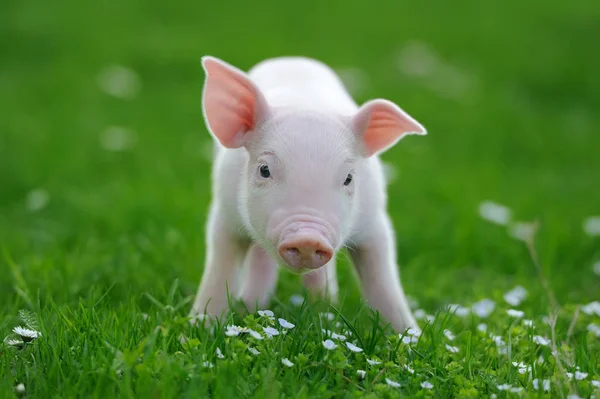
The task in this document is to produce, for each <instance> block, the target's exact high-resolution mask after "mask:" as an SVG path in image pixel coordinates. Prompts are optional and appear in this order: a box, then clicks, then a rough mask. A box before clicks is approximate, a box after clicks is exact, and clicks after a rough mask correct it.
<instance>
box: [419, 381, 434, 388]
mask: <svg viewBox="0 0 600 399" xmlns="http://www.w3.org/2000/svg"><path fill="white" fill-rule="evenodd" d="M421 388H425V389H432V388H433V384H432V383H431V382H429V381H423V382H422V383H421Z"/></svg>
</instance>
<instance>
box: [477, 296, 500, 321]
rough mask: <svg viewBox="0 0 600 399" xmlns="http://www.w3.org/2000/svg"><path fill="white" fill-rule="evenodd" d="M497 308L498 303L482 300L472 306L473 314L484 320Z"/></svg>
mask: <svg viewBox="0 0 600 399" xmlns="http://www.w3.org/2000/svg"><path fill="white" fill-rule="evenodd" d="M495 308H496V302H494V301H492V300H491V299H482V300H481V301H479V302H475V303H474V304H473V305H471V309H472V310H473V313H475V314H476V315H477V316H479V317H481V318H482V319H485V318H487V317H488V316H489V315H490V314H491V313H492V312H493V311H494V309H495Z"/></svg>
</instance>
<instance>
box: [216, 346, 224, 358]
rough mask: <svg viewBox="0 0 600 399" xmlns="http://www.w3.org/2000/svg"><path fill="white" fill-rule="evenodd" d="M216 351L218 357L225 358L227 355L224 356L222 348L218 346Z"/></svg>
mask: <svg viewBox="0 0 600 399" xmlns="http://www.w3.org/2000/svg"><path fill="white" fill-rule="evenodd" d="M216 352H217V358H218V359H225V356H223V352H221V348H217V350H216Z"/></svg>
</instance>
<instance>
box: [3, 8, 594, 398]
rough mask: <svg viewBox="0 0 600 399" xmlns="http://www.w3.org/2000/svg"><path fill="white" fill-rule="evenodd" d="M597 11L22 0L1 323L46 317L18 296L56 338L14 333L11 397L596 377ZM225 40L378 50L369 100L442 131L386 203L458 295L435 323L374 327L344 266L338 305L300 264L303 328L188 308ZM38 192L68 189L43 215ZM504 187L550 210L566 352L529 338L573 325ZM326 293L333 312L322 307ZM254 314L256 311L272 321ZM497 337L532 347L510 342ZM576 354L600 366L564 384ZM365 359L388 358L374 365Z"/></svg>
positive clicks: (582, 391) (292, 283)
mask: <svg viewBox="0 0 600 399" xmlns="http://www.w3.org/2000/svg"><path fill="white" fill-rule="evenodd" d="M599 19H600V5H598V4H596V3H593V2H588V1H584V0H575V1H571V2H567V3H565V2H559V1H556V0H552V1H541V0H534V1H530V2H523V1H519V0H507V1H504V2H501V3H498V4H492V3H489V2H474V1H466V0H460V1H458V2H436V3H432V2H411V3H407V2H403V3H399V2H397V1H391V0H390V1H382V2H378V3H377V5H376V6H375V5H374V3H369V2H358V1H356V2H338V1H331V2H325V1H316V0H315V1H308V2H302V3H293V4H292V3H290V4H287V3H282V2H276V1H274V0H267V1H264V2H261V3H260V6H257V4H255V3H253V2H235V3H233V2H187V3H186V4H176V3H169V2H167V3H165V2H158V1H147V2H144V3H140V2H134V1H121V2H112V3H108V2H89V3H87V2H86V3H84V2H75V1H72V0H58V1H55V2H52V4H50V3H48V2H43V1H39V0H34V1H29V2H17V1H15V0H7V1H3V2H0V54H1V64H0V65H1V67H0V109H1V110H2V111H1V113H0V251H1V254H0V335H1V337H0V338H3V337H4V336H6V335H8V334H10V332H11V330H12V329H13V328H14V327H16V326H18V325H23V323H24V322H23V321H22V320H20V319H19V313H18V311H19V310H20V309H27V310H29V311H31V312H33V314H35V315H36V318H37V323H38V326H37V329H38V330H39V331H41V332H42V336H41V337H40V338H38V339H37V340H35V341H33V342H32V343H31V344H28V345H26V346H25V347H24V348H22V349H17V348H14V347H12V346H8V345H3V346H2V345H0V392H1V394H0V396H2V397H7V396H8V397H10V396H11V395H17V396H18V395H21V394H19V393H16V392H15V390H14V387H16V386H17V385H19V384H21V383H22V384H23V385H24V387H25V389H26V395H27V396H29V397H36V398H38V397H39V398H45V397H101V398H106V397H204V396H212V397H217V398H220V397H256V398H264V397H267V398H268V397H294V396H298V397H354V396H361V395H362V396H365V397H397V396H401V395H404V396H409V397H415V396H435V397H489V396H490V395H492V394H496V395H498V397H511V396H516V395H518V394H515V393H510V392H505V391H499V389H498V385H502V384H511V385H512V386H513V387H523V388H524V392H523V393H521V394H520V395H522V396H527V395H528V396H530V397H538V395H539V396H542V397H562V396H566V395H567V394H568V393H571V394H575V393H578V394H579V395H580V396H581V397H589V396H590V395H592V394H593V391H594V387H593V386H592V385H591V381H592V380H600V367H599V363H600V360H599V358H600V339H599V338H598V337H596V336H594V335H593V334H592V333H591V332H588V331H587V326H588V325H589V324H590V323H596V324H600V321H599V318H598V316H594V315H587V314H584V313H583V312H578V311H577V306H578V305H580V304H586V303H589V302H591V301H594V300H598V299H599V292H600V289H599V287H600V278H599V277H598V276H597V275H595V274H594V273H593V271H592V265H593V264H594V262H597V261H599V260H600V238H599V237H597V236H596V237H593V236H590V235H587V234H586V233H585V232H584V229H583V223H584V220H585V219H586V218H588V217H589V216H592V215H599V214H600V207H599V204H600V188H599V186H598V176H600V161H599V160H600V157H599V156H598V153H599V151H600V136H599V135H598V134H597V132H598V126H600V114H598V109H600V78H598V74H597V71H598V70H600V55H599V54H598V51H597V42H598V28H597V25H598V23H597V21H598V20H599ZM411 42H417V43H425V44H426V45H427V46H429V47H430V48H431V49H432V50H433V51H434V52H435V53H436V54H437V56H438V58H439V59H441V60H442V61H441V62H442V64H441V65H446V66H448V65H451V66H453V67H454V68H456V69H457V70H459V71H461V73H462V75H461V76H463V75H464V76H467V77H468V82H471V84H470V86H466V88H463V89H464V90H463V91H459V92H458V94H457V92H454V91H452V90H453V89H452V87H453V86H452V85H454V84H456V82H457V81H458V78H457V77H452V76H454V75H448V73H449V72H448V69H436V70H435V71H434V72H433V73H432V74H431V75H427V76H421V77H418V76H410V75H407V74H406V73H403V72H402V71H401V70H400V69H399V67H398V58H399V54H400V51H401V50H402V49H403V48H405V47H406V46H407V44H409V43H411ZM205 54H211V55H214V56H217V57H221V58H223V59H225V60H226V61H228V62H230V63H232V64H234V65H237V66H239V67H240V68H243V69H248V68H249V67H251V66H252V65H253V64H255V63H257V62H259V61H260V60H262V59H264V58H267V57H273V56H279V55H290V54H300V55H306V56H312V57H315V58H318V59H321V60H323V61H325V62H326V63H328V64H330V65H331V66H333V67H334V68H347V67H355V68H358V69H359V70H361V71H363V72H364V74H365V75H366V81H365V83H364V86H363V89H362V90H360V91H357V92H356V95H355V97H356V99H357V101H359V102H363V101H366V100H367V99H370V98H374V97H383V98H388V99H390V100H392V101H395V102H397V103H398V104H399V105H400V106H402V107H403V108H404V109H405V110H406V111H408V112H409V113H410V114H411V115H413V116H414V117H415V118H416V119H417V120H419V121H420V122H422V123H423V124H424V125H425V126H426V127H427V128H428V130H429V132H430V134H429V135H428V136H426V137H416V138H415V137H413V138H409V139H406V140H403V141H402V142H401V143H400V145H398V146H397V147H395V148H394V149H392V150H391V151H389V152H388V153H386V154H384V156H383V159H384V161H386V162H387V163H389V164H391V165H393V166H394V167H395V168H396V171H397V179H396V180H394V181H393V182H392V183H391V185H390V186H389V201H390V204H389V211H390V214H391V216H392V219H393V222H394V226H395V228H396V230H397V236H398V239H397V241H398V242H397V245H398V251H399V263H400V265H401V272H402V273H401V276H402V282H403V285H404V287H405V290H406V291H407V293H408V294H409V295H410V296H411V297H412V298H414V299H415V300H416V301H418V303H419V305H418V307H419V308H422V309H424V310H425V311H426V312H427V313H429V314H432V315H437V318H436V320H435V322H434V323H433V324H431V325H429V326H427V327H425V329H424V332H423V335H422V336H421V338H420V339H419V341H418V343H416V344H410V345H408V344H402V343H399V337H398V336H397V335H394V334H391V333H390V332H389V330H385V329H379V328H377V327H375V326H376V325H377V324H376V323H374V322H373V320H372V318H373V317H375V316H374V315H373V314H372V313H371V312H370V311H369V309H368V308H366V307H365V306H364V304H363V303H362V302H361V299H360V295H359V287H358V285H357V284H356V282H355V281H354V279H353V277H352V273H351V270H350V267H349V265H347V264H346V263H345V262H341V264H340V265H339V270H340V283H341V293H342V297H343V301H342V304H341V305H340V307H339V309H331V308H328V307H327V305H326V304H311V305H304V306H301V307H296V306H293V305H291V304H290V302H289V297H290V296H291V295H293V294H302V289H301V288H300V287H301V286H300V282H299V281H298V279H297V278H296V277H294V276H292V275H290V274H287V273H281V281H280V284H279V287H278V290H277V295H276V298H274V300H273V302H272V304H271V305H270V306H269V308H270V309H271V310H273V311H274V312H275V314H276V316H277V317H283V318H285V319H286V320H288V321H290V322H292V323H294V324H295V325H296V327H295V328H293V329H292V330H290V331H289V332H288V333H287V334H285V335H283V334H281V335H279V336H276V337H273V338H272V339H269V340H267V339H264V340H262V341H256V340H255V339H254V338H252V337H249V336H247V335H246V334H243V335H240V336H239V337H227V336H226V335H225V334H224V331H225V329H226V328H225V326H218V327H216V328H215V329H214V331H213V333H212V334H211V329H210V328H208V327H202V326H192V325H190V323H189V322H188V321H187V320H186V318H185V316H186V315H187V312H188V310H189V306H190V304H189V302H186V301H189V300H190V298H192V297H193V295H194V294H195V291H196V289H197V286H198V283H199V280H200V276H201V271H202V266H203V259H204V251H205V248H204V227H203V226H204V222H205V217H206V213H207V209H208V202H209V199H210V186H209V173H210V161H209V160H208V159H207V158H206V156H205V155H204V153H205V149H206V147H207V145H210V137H209V134H208V133H207V131H206V129H205V126H204V122H203V119H202V113H201V109H200V93H201V89H202V83H203V79H204V76H203V73H202V70H201V67H200V62H199V60H200V57H201V56H202V55H205ZM113 64H116V65H123V66H125V67H127V68H130V69H131V70H133V71H135V72H136V73H137V74H138V75H139V78H140V82H141V90H140V91H139V94H138V95H137V96H135V97H134V98H133V99H131V100H123V99H120V98H115V97H112V96H110V95H107V94H106V93H105V92H103V91H102V90H100V88H99V87H98V83H97V77H98V75H99V74H100V73H101V72H102V71H103V70H104V69H105V68H106V67H107V66H109V65H113ZM448 76H450V77H448ZM460 88H461V87H459V89H460ZM449 90H450V91H449ZM109 126H122V127H124V128H127V129H131V130H132V131H134V132H135V137H136V141H135V143H134V145H133V146H132V147H131V148H129V149H127V150H126V151H107V150H106V149H104V148H103V147H102V145H101V142H100V137H101V133H102V132H103V131H105V130H106V129H107V127H109ZM36 189H41V190H43V192H45V193H47V195H48V202H47V203H46V204H42V205H44V206H41V207H40V209H37V210H32V207H31V203H30V206H27V198H28V195H29V196H30V195H31V194H30V193H31V192H32V191H33V190H36ZM485 200H492V201H496V202H499V203H502V204H505V205H506V206H508V207H510V208H511V209H512V213H513V216H514V220H522V221H533V220H537V221H538V222H539V224H540V229H539V232H538V234H537V235H536V242H535V249H536V253H537V255H538V256H539V264H540V265H541V268H540V270H541V273H542V274H543V275H544V276H545V278H546V279H547V280H548V284H549V287H550V289H551V292H552V293H553V295H554V296H555V297H556V299H557V301H558V303H559V304H560V308H559V313H558V321H557V323H556V326H555V329H554V330H555V331H554V332H555V335H556V337H555V338H556V339H555V342H556V344H557V346H558V347H559V348H560V351H559V352H560V354H559V355H558V356H557V357H558V358H559V359H560V362H559V363H557V360H556V357H554V356H552V354H551V348H550V346H542V345H539V344H536V343H535V342H533V338H532V337H533V336H534V335H540V336H543V337H546V338H549V339H551V338H552V331H551V329H550V327H549V326H548V325H546V324H545V323H544V321H543V320H542V318H543V317H544V316H547V315H549V314H551V313H552V314H554V313H553V311H554V310H555V309H554V307H553V306H552V305H551V302H550V301H549V299H548V298H549V297H548V294H547V292H546V290H545V289H544V287H543V284H542V281H543V280H542V279H541V278H540V271H538V269H537V268H536V267H535V266H534V262H532V259H531V256H530V253H529V251H528V250H527V247H526V245H525V244H524V243H523V242H521V241H519V240H515V239H514V238H512V237H511V236H510V234H508V233H507V229H506V228H505V227H501V226H497V225H494V224H492V223H489V222H487V221H485V220H483V219H482V218H481V217H480V215H479V214H478V207H479V204H480V203H481V202H482V201H485ZM34 208H35V207H34ZM176 281H177V282H178V283H177V284H175V282H176ZM516 285H521V286H523V287H525V288H526V289H527V290H528V291H529V295H528V297H527V298H526V300H525V301H524V302H523V303H522V304H521V305H520V306H519V307H518V309H520V310H522V311H524V312H525V316H524V318H525V319H531V320H533V323H534V325H535V328H533V329H531V328H529V327H526V326H525V325H524V324H523V323H522V322H521V321H520V320H518V319H515V318H511V317H510V316H509V315H507V314H506V309H507V308H509V307H510V306H509V305H507V304H506V303H505V302H504V300H503V298H502V296H503V294H504V293H505V292H506V291H508V290H510V289H511V288H513V287H515V286H516ZM151 298H153V299H154V300H153V299H151ZM482 298H490V299H492V300H494V301H496V303H497V306H496V309H495V310H494V312H493V313H492V314H491V315H490V317H489V318H488V319H485V320H480V318H479V317H476V316H473V315H470V316H467V317H459V316H456V315H450V314H448V313H447V312H446V311H442V312H440V313H439V314H438V311H439V310H443V309H444V308H445V306H446V305H447V304H449V303H455V304H462V305H464V306H470V305H471V304H473V303H474V302H476V301H478V300H480V299H482ZM177 304H179V305H180V306H177ZM338 310H339V313H338ZM327 311H329V312H332V313H334V314H335V315H336V319H335V320H334V321H328V320H325V319H323V318H322V317H319V313H320V312H327ZM145 314H146V315H147V318H145V317H144V315H145ZM231 317H232V319H231V320H230V321H229V323H233V324H237V325H243V326H248V327H250V328H254V329H256V330H257V331H262V327H264V326H267V324H268V323H269V321H268V320H267V319H265V318H259V317H258V316H257V315H256V314H255V315H247V316H246V315H243V314H234V315H232V316H231ZM336 322H339V323H341V325H340V326H336ZM481 322H485V323H487V325H488V333H487V334H486V333H483V332H481V331H479V330H477V325H478V324H479V323H481ZM572 322H573V326H572V328H571V333H570V334H569V326H570V325H571V323H572ZM420 323H421V324H422V326H425V325H426V324H427V322H426V320H424V319H421V320H420ZM276 327H277V328H278V329H280V330H281V327H279V325H278V324H276ZM322 328H326V329H331V330H334V331H336V332H338V333H341V332H342V331H345V330H349V331H352V333H353V334H352V336H348V339H349V340H350V341H351V342H352V343H354V344H356V345H358V346H359V347H361V348H362V349H363V350H364V352H362V353H353V352H351V351H350V350H349V349H348V348H347V347H346V346H345V345H344V344H343V343H341V342H338V341H336V343H337V345H338V347H337V348H336V349H335V350H333V351H328V350H326V349H325V348H324V347H323V345H322V341H323V340H324V339H325V338H324V337H323V333H322ZM445 329H449V330H451V331H452V332H453V333H454V334H455V335H456V338H455V340H454V341H451V342H450V341H449V340H448V338H447V337H446V336H445V335H444V333H443V331H444V330H445ZM489 333H493V334H495V335H497V336H501V337H502V339H503V340H504V342H506V343H507V345H509V347H510V351H509V352H508V353H507V354H503V353H498V347H497V345H496V344H495V343H494V342H493V341H492V339H491V338H490V335H489ZM181 337H185V340H184V341H183V342H184V343H182V341H181V340H180V338H181ZM334 341H335V340H334ZM446 344H450V345H453V346H456V347H457V348H458V353H450V352H449V351H448V349H447V348H446ZM248 345H250V346H252V347H254V348H256V349H257V350H259V351H260V352H261V354H260V355H258V356H255V355H252V354H251V353H250V352H249V351H248V350H247V346H248ZM217 347H218V348H220V349H221V351H222V352H223V355H224V356H225V358H224V359H217V358H216V353H215V350H216V348H217ZM540 356H542V357H543V359H544V363H542V364H538V363H537V360H538V358H539V357H540ZM282 358H288V359H289V360H290V361H291V362H293V363H294V366H293V367H291V368H288V367H285V366H283V365H282V363H281V359H282ZM366 359H379V360H380V361H381V362H382V363H381V364H380V365H374V366H371V365H368V364H367V363H366ZM204 362H210V363H212V364H213V365H214V367H212V368H206V367H203V363H204ZM512 362H524V363H526V364H528V365H531V366H532V367H533V369H532V378H539V379H540V380H542V379H550V380H551V388H552V391H551V392H550V393H548V394H542V393H539V392H537V391H535V390H533V388H532V383H531V380H530V378H529V377H528V375H526V374H523V375H522V374H519V372H518V367H515V366H513V365H512ZM406 365H410V367H412V369H414V374H411V373H410V372H408V371H407V369H406V368H405V367H404V366H406ZM577 366H578V367H580V370H581V372H586V373H588V376H587V377H586V378H585V379H583V380H581V381H576V380H571V381H569V380H567V379H566V378H565V376H564V372H565V371H569V372H574V371H575V367H577ZM358 369H362V370H365V371H366V372H367V375H366V377H365V379H364V380H362V381H361V380H359V378H358V377H357V375H356V370H358ZM385 378H388V379H390V380H393V381H396V382H398V383H400V384H401V387H400V388H393V387H390V386H388V385H387V384H386V382H385ZM424 381H429V382H430V383H432V384H433V388H432V389H423V388H422V387H421V383H422V382H424ZM598 394H599V393H598V392H596V395H597V396H598Z"/></svg>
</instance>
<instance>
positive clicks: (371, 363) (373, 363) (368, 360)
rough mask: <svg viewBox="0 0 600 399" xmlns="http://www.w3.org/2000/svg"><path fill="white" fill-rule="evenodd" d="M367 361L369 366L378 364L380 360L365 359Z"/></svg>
mask: <svg viewBox="0 0 600 399" xmlns="http://www.w3.org/2000/svg"><path fill="white" fill-rule="evenodd" d="M367 363H369V364H370V365H371V366H376V365H378V364H381V362H379V361H377V360H372V359H367Z"/></svg>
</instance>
